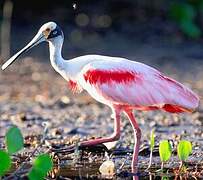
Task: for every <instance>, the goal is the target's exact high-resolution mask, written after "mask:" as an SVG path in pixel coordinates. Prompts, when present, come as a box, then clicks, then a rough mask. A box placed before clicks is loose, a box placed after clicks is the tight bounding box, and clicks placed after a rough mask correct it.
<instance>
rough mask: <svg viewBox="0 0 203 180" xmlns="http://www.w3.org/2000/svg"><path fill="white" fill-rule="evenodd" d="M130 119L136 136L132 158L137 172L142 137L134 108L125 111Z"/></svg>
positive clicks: (133, 168) (133, 170) (133, 167)
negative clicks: (133, 111)
mask: <svg viewBox="0 0 203 180" xmlns="http://www.w3.org/2000/svg"><path fill="white" fill-rule="evenodd" d="M125 112H126V115H127V117H128V119H129V120H130V123H131V125H132V126H133V130H134V137H135V145H134V151H133V159H132V164H131V167H132V172H133V173H137V163H138V154H139V147H140V139H141V130H140V128H139V125H138V124H137V122H136V119H135V117H134V115H133V113H132V110H128V111H125Z"/></svg>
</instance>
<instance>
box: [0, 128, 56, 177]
mask: <svg viewBox="0 0 203 180" xmlns="http://www.w3.org/2000/svg"><path fill="white" fill-rule="evenodd" d="M5 145H6V150H0V179H1V177H2V176H4V175H5V174H6V172H8V171H9V170H10V168H11V164H12V155H13V154H16V153H17V152H19V151H20V150H22V149H23V147H24V138H23V135H22V133H21V131H20V129H19V128H18V127H17V126H12V127H11V128H10V129H9V130H8V131H7V132H6V136H5ZM33 154H34V153H33ZM24 165H25V164H22V165H21V166H20V167H19V169H17V170H16V171H15V172H14V173H17V172H18V170H21V169H22V167H24ZM52 168H53V162H52V158H51V157H50V156H49V155H48V154H40V155H38V156H37V157H36V159H35V160H34V162H33V165H32V169H31V171H30V172H29V174H28V178H29V179H30V180H35V179H44V177H46V175H47V173H48V172H49V171H50V170H51V169H52Z"/></svg>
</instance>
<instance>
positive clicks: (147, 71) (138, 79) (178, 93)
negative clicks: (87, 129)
mask: <svg viewBox="0 0 203 180" xmlns="http://www.w3.org/2000/svg"><path fill="white" fill-rule="evenodd" d="M82 76H83V77H82V78H83V86H84V87H83V88H84V89H86V90H87V91H88V92H89V93H90V94H92V95H93V94H94V97H96V96H98V97H101V98H103V99H105V100H106V102H107V103H113V104H119V105H127V106H132V107H134V108H136V109H141V110H150V109H159V108H161V109H164V110H165V111H168V112H176V113H178V112H184V111H191V109H195V108H196V107H197V106H198V104H199V99H198V97H197V96H196V95H195V94H194V93H193V92H192V91H191V90H190V89H188V88H187V87H185V86H184V85H182V84H180V83H178V82H177V81H175V80H173V79H171V78H168V77H166V76H164V75H162V74H161V73H160V72H159V71H157V70H156V69H154V68H151V67H149V66H147V65H144V64H142V63H137V62H132V61H128V60H126V61H110V62H109V61H102V62H100V61H99V62H98V61H97V62H93V63H90V64H88V65H87V66H86V67H85V68H84V69H83V71H82ZM96 98H97V97H96ZM101 98H100V99H101ZM98 99H99V98H98Z"/></svg>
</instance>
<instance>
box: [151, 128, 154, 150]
mask: <svg viewBox="0 0 203 180" xmlns="http://www.w3.org/2000/svg"><path fill="white" fill-rule="evenodd" d="M154 142H155V135H154V129H153V130H152V131H151V134H150V149H151V150H153V149H154Z"/></svg>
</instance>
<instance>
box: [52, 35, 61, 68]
mask: <svg viewBox="0 0 203 180" xmlns="http://www.w3.org/2000/svg"><path fill="white" fill-rule="evenodd" d="M62 46H63V38H62V37H61V36H58V37H56V38H54V39H52V40H51V41H49V53H50V61H51V65H52V66H53V67H54V69H55V70H56V71H57V72H59V71H61V70H63V68H64V66H63V63H64V59H63V58H62V55H61V50H62Z"/></svg>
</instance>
